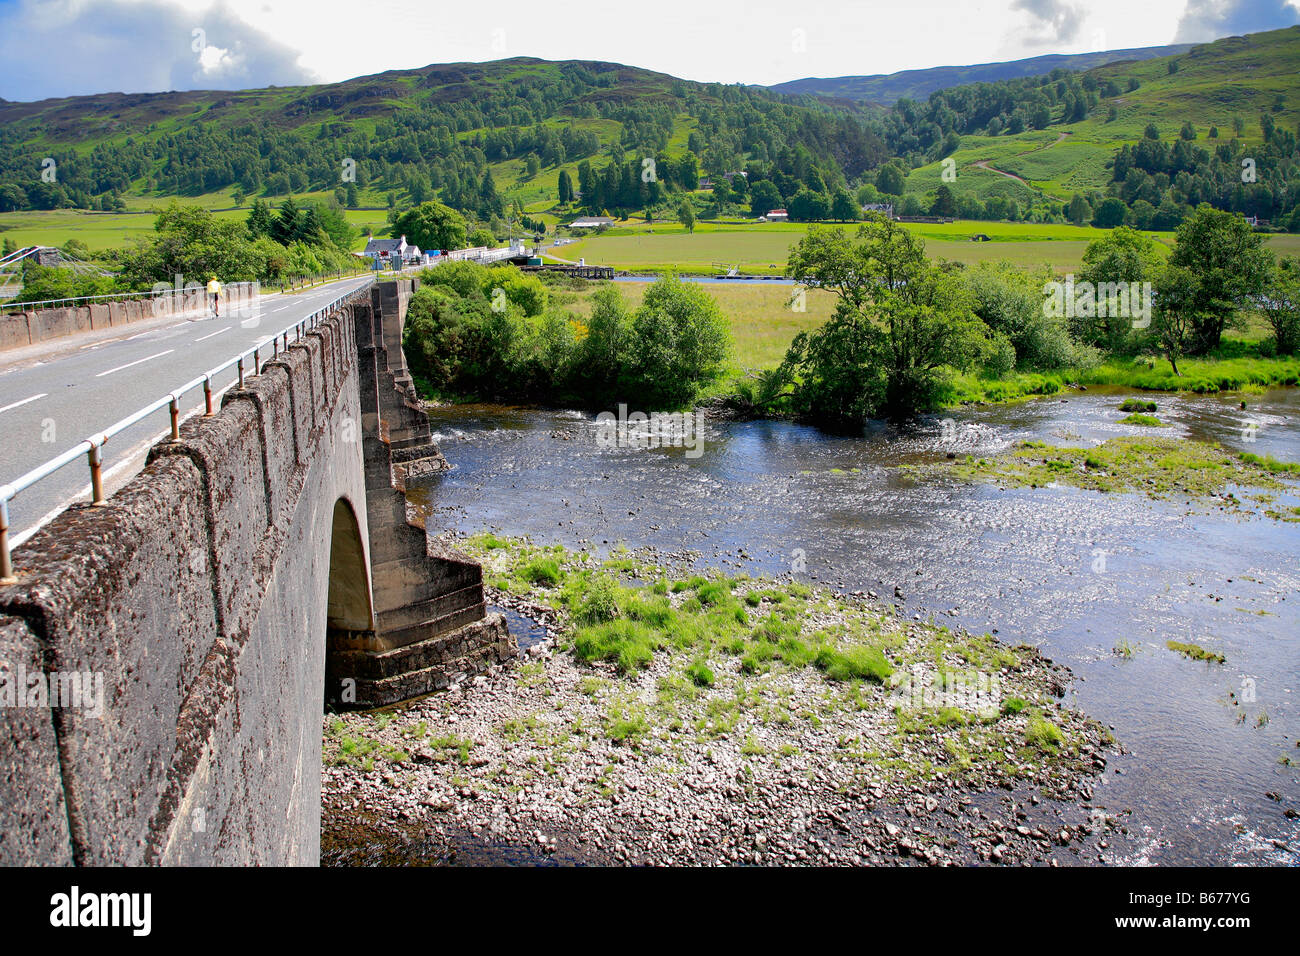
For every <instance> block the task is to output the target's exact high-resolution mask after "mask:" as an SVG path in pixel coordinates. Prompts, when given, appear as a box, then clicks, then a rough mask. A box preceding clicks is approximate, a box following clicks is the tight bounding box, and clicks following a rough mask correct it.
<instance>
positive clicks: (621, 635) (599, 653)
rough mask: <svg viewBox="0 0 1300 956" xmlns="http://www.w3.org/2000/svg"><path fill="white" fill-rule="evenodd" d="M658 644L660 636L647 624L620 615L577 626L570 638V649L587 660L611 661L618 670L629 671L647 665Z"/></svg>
mask: <svg viewBox="0 0 1300 956" xmlns="http://www.w3.org/2000/svg"><path fill="white" fill-rule="evenodd" d="M660 644H661V641H660V638H659V637H658V635H656V634H655V632H654V631H653V630H652V629H650V628H649V627H646V626H645V625H644V624H642V623H640V622H639V621H629V620H627V619H626V618H620V619H618V620H616V621H609V622H607V623H605V624H597V625H595V626H593V627H587V628H582V629H580V630H579V631H578V632H577V633H576V634H575V635H574V638H573V652H574V653H575V654H576V655H577V656H578V659H579V660H583V661H586V662H588V663H590V662H592V661H598V660H604V661H614V662H615V664H616V665H617V666H618V670H619V672H620V673H624V674H629V673H631V672H633V671H635V670H637V669H638V668H643V667H649V666H650V661H651V659H652V658H653V657H654V652H655V649H656V648H658V647H659V646H660Z"/></svg>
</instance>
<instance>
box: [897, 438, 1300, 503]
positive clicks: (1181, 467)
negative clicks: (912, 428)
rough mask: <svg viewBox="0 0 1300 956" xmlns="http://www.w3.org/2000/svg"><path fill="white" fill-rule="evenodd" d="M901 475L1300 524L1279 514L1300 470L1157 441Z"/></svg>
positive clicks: (910, 469) (1042, 450) (1117, 442)
mask: <svg viewBox="0 0 1300 956" xmlns="http://www.w3.org/2000/svg"><path fill="white" fill-rule="evenodd" d="M1153 421H1157V420H1155V419H1153ZM1157 424H1158V421H1157ZM902 470H903V471H904V472H905V473H908V474H912V475H914V476H916V477H918V478H923V479H932V478H939V477H946V478H950V479H955V480H958V481H964V482H984V483H990V484H995V485H998V486H999V487H1003V488H1045V487H1048V486H1059V485H1069V486H1072V487H1075V488H1082V489H1086V490H1089V491H1097V492H1105V493H1124V492H1130V493H1137V494H1145V495H1147V496H1148V497H1151V498H1158V499H1176V498H1177V499H1182V500H1184V501H1187V502H1192V501H1195V502H1197V503H1199V504H1202V505H1205V504H1212V505H1214V506H1215V507H1218V508H1221V509H1225V510H1230V511H1239V512H1241V513H1243V514H1245V513H1252V512H1253V513H1258V514H1262V515H1264V516H1266V517H1270V518H1273V519H1275V520H1279V521H1300V509H1296V508H1294V507H1278V506H1277V498H1278V496H1279V495H1288V496H1294V495H1297V494H1300V483H1297V482H1296V481H1295V480H1294V476H1296V475H1297V474H1300V464H1295V463H1292V462H1284V461H1278V460H1277V459H1275V458H1272V457H1269V456H1260V455H1254V454H1250V453H1245V454H1234V453H1232V452H1229V451H1227V450H1225V449H1223V448H1221V447H1219V446H1218V445H1212V444H1208V443H1205V442H1198V441H1186V440H1179V439H1174V438H1165V437H1156V436H1154V435H1153V436H1146V435H1143V436H1141V437H1131V436H1126V437H1120V438H1112V439H1109V440H1107V441H1105V442H1102V443H1101V444H1100V445H1097V446H1095V447H1092V448H1072V447H1056V446H1053V445H1049V444H1047V443H1046V442H1041V441H1025V442H1021V443H1020V444H1018V445H1017V446H1016V447H1015V448H1014V449H1013V450H1012V451H1011V453H1010V454H1009V455H1004V456H1001V457H997V458H975V457H973V456H969V455H968V456H966V457H964V458H961V459H952V460H950V461H948V462H945V463H941V464H934V465H921V466H906V467H904V468H903V469H902Z"/></svg>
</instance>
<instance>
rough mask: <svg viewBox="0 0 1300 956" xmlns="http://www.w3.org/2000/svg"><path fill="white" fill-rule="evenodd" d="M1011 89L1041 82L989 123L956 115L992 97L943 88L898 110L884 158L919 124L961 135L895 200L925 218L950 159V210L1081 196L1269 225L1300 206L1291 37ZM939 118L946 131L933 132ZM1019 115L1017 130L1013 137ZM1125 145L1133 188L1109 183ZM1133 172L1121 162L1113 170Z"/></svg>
mask: <svg viewBox="0 0 1300 956" xmlns="http://www.w3.org/2000/svg"><path fill="white" fill-rule="evenodd" d="M1020 82H1027V83H1034V84H1042V85H1040V86H1038V87H1037V89H1033V90H1030V89H1024V88H1022V89H1021V90H1020V91H1019V93H1018V95H1017V96H1016V97H1015V98H1014V99H1013V100H1011V104H1012V109H1011V111H1003V112H1000V113H998V114H996V115H993V116H989V115H987V111H986V114H985V115H983V116H981V115H980V114H979V113H978V112H977V110H976V107H975V106H974V105H972V107H971V111H970V112H968V113H967V114H966V116H964V117H963V115H962V114H961V113H960V112H959V111H958V112H954V111H953V109H952V106H953V104H954V103H955V104H956V105H958V107H960V104H961V103H963V102H969V103H971V104H975V103H976V102H977V101H978V100H979V93H980V91H982V90H988V89H989V87H979V86H977V87H961V88H955V89H950V90H944V91H942V92H940V93H936V94H934V95H933V96H932V97H931V98H930V101H929V102H928V103H927V104H925V105H924V106H923V107H922V106H919V105H917V104H912V103H909V102H908V101H900V102H899V104H897V105H896V108H895V114H896V115H895V118H894V121H895V122H896V123H898V122H899V119H898V117H897V114H899V113H900V111H901V112H908V111H910V112H911V114H912V121H911V122H910V123H905V124H901V125H900V127H899V129H898V130H896V131H895V132H894V133H893V134H891V135H887V136H886V139H887V142H889V144H890V145H891V147H892V151H893V152H896V153H899V152H905V150H904V149H903V146H904V141H905V139H906V137H907V136H908V135H913V134H914V132H915V131H916V130H918V129H925V128H926V127H927V126H934V127H935V128H934V130H933V131H932V137H931V138H932V139H934V140H936V141H937V140H938V139H939V137H940V136H942V135H943V134H944V133H945V132H955V133H956V134H957V137H958V139H957V141H956V143H955V144H952V145H954V148H953V149H952V150H951V151H941V150H932V151H931V152H929V153H928V154H927V153H925V152H923V151H922V152H916V151H913V152H912V154H911V158H912V163H911V165H913V166H914V167H915V168H912V169H910V170H907V172H906V177H905V191H904V196H905V197H906V196H913V197H915V199H916V201H917V203H918V204H919V205H920V206H923V207H926V208H928V207H929V205H930V203H932V202H933V200H934V198H935V197H936V195H937V193H938V189H939V187H940V186H941V185H944V183H945V180H944V178H943V173H944V170H945V165H946V164H945V162H944V160H945V159H951V160H952V165H951V166H948V168H949V169H950V170H951V171H954V172H955V173H956V179H955V181H953V182H951V183H950V184H949V188H950V189H951V190H952V192H953V193H954V194H955V195H956V197H957V198H958V200H959V201H960V200H962V199H963V198H966V199H967V200H971V199H978V200H980V201H984V202H987V201H988V200H989V199H990V198H993V197H999V196H1000V197H1005V198H1006V199H1009V200H1015V201H1016V202H1017V203H1019V204H1020V205H1021V206H1022V207H1026V206H1028V207H1032V206H1034V205H1036V204H1037V205H1042V204H1048V205H1058V204H1060V203H1063V202H1066V201H1068V200H1070V198H1071V197H1072V196H1073V195H1074V194H1076V193H1078V194H1080V195H1082V196H1084V197H1085V198H1089V199H1090V200H1091V202H1090V205H1094V206H1095V205H1096V204H1097V203H1098V202H1099V201H1101V200H1104V198H1106V197H1108V196H1115V197H1117V198H1119V199H1121V200H1122V201H1123V202H1124V203H1125V205H1126V207H1129V208H1130V209H1131V207H1132V206H1133V205H1134V203H1136V202H1138V201H1142V202H1146V203H1148V204H1149V205H1151V206H1153V207H1155V208H1156V209H1159V208H1161V206H1162V205H1163V204H1166V203H1168V204H1170V208H1168V209H1167V210H1166V211H1167V212H1169V214H1170V215H1171V216H1172V215H1173V211H1172V207H1181V208H1183V209H1184V211H1185V209H1186V207H1187V206H1189V205H1195V204H1196V203H1197V202H1202V201H1205V202H1211V203H1212V204H1214V205H1216V206H1220V207H1221V208H1230V209H1236V210H1237V211H1240V212H1243V213H1246V214H1251V215H1258V216H1260V217H1261V218H1264V219H1273V220H1279V221H1281V220H1285V219H1286V217H1287V216H1289V215H1291V214H1292V213H1293V212H1294V210H1295V208H1296V199H1297V195H1296V194H1297V193H1298V192H1300V162H1298V160H1300V156H1298V155H1297V151H1296V131H1297V124H1298V123H1300V26H1297V27H1291V28H1289V29H1285V30H1276V31H1272V32H1269V33H1260V34H1252V35H1249V36H1246V37H1229V38H1226V39H1222V40H1218V41H1215V42H1214V43H1209V44H1204V45H1201V46H1196V47H1194V48H1192V49H1191V50H1189V51H1188V52H1186V53H1182V54H1179V55H1176V56H1167V57H1157V58H1154V59H1150V60H1144V61H1140V62H1127V63H1114V64H1109V65H1106V66H1102V67H1097V68H1095V69H1092V70H1088V71H1086V72H1085V73H1082V74H1052V75H1051V76H1049V77H1041V78H1039V79H1038V80H1031V81H1020ZM1034 112H1040V113H1041V115H1040V116H1038V117H1034V116H1033V115H1032V114H1033V113H1034ZM945 114H947V115H948V117H949V121H948V126H947V129H946V130H945V128H944V126H943V125H942V124H939V125H936V119H940V118H942V117H943V116H944V115H945ZM1017 117H1018V118H1019V123H1022V124H1023V128H1020V129H1013V128H1012V127H1013V123H1014V122H1015V121H1016V120H1017ZM963 121H965V122H966V125H965V126H963V125H962V123H963ZM1152 127H1154V129H1151V128H1152ZM1151 133H1154V134H1155V135H1154V137H1151V136H1150V134H1151ZM1189 137H1190V138H1189ZM1125 147H1128V152H1129V153H1130V154H1132V153H1134V152H1140V153H1141V154H1142V158H1141V161H1140V162H1138V163H1137V165H1138V166H1140V167H1141V172H1142V176H1141V177H1134V182H1132V183H1128V182H1125V181H1124V180H1126V179H1127V178H1128V177H1127V175H1121V176H1119V177H1118V179H1117V178H1116V160H1117V158H1120V157H1122V155H1123V151H1124V148H1125ZM941 152H942V155H940V153H941ZM1247 159H1251V160H1253V161H1254V173H1255V181H1254V182H1243V177H1242V169H1243V167H1242V161H1243V160H1247ZM1132 165H1133V164H1132V163H1129V164H1128V165H1127V166H1126V165H1125V164H1124V163H1123V162H1121V166H1120V171H1121V172H1124V171H1125V170H1126V169H1128V168H1131V166H1132ZM954 166H955V169H953V167H954ZM950 175H951V173H950ZM1138 180H1141V181H1138ZM1143 208H1144V207H1143ZM1174 224H1176V223H1173V224H1168V223H1165V224H1157V225H1155V226H1154V228H1172V225H1174ZM1143 225H1144V228H1145V224H1143Z"/></svg>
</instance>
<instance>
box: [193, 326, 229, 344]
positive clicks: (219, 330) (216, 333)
mask: <svg viewBox="0 0 1300 956" xmlns="http://www.w3.org/2000/svg"><path fill="white" fill-rule="evenodd" d="M232 328H234V326H232V325H227V326H226V327H225V328H224V329H217V331H215V332H209V333H208V334H207V335H205V336H203V338H200V339H195V340H194V341H195V342H206V341H207V340H208V339H210V338H212V336H214V335H220V334H221V333H222V332H229V331H230V330H231V329H232Z"/></svg>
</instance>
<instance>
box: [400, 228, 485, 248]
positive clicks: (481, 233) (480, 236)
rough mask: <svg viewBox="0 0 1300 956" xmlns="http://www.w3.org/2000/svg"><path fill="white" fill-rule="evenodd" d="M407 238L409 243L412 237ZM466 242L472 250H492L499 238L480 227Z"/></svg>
mask: <svg viewBox="0 0 1300 956" xmlns="http://www.w3.org/2000/svg"><path fill="white" fill-rule="evenodd" d="M406 238H407V241H408V242H409V241H410V238H411V237H410V236H407V237H406ZM465 241H466V242H467V243H468V244H469V247H470V248H471V249H473V248H476V247H478V246H486V247H487V248H489V249H491V248H493V247H494V246H495V245H496V244H497V237H496V236H494V235H493V234H492V230H491V229H488V228H487V227H485V226H479V227H478V228H477V229H475V230H474V231H473V232H471V233H470V234H469V236H468V237H466V239H465ZM416 245H417V246H418V245H420V244H419V243H418V242H417V243H416ZM421 248H423V247H421ZM438 248H441V246H439V247H438Z"/></svg>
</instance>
